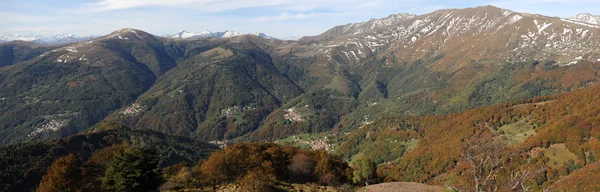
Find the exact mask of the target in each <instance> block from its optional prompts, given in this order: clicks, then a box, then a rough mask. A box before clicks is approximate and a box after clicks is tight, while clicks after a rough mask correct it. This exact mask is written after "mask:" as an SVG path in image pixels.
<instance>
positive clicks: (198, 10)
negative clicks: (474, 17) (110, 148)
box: [0, 0, 600, 38]
mask: <svg viewBox="0 0 600 192" xmlns="http://www.w3.org/2000/svg"><path fill="white" fill-rule="evenodd" d="M488 4H489V5H494V6H498V7H502V8H507V9H511V10H514V11H519V12H528V13H537V14H543V15H548V16H560V17H568V16H572V15H575V14H577V13H582V12H586V13H593V14H600V9H598V8H599V7H600V0H457V1H446V0H0V26H2V27H1V28H0V34H15V33H28V32H33V33H38V34H43V35H51V34H58V33H73V34H77V35H81V36H83V35H102V34H107V33H110V32H112V31H115V30H117V29H120V28H136V29H141V30H144V31H147V32H150V33H153V34H155V35H165V34H173V33H176V32H178V31H179V30H181V29H185V30H188V31H205V30H209V31H224V30H234V31H238V32H243V33H248V32H264V33H267V34H268V35H271V36H275V37H280V38H285V37H289V36H296V37H300V36H305V35H317V34H319V33H321V32H324V31H325V30H327V29H329V28H331V27H333V26H336V25H341V24H346V23H353V22H362V21H366V20H369V19H371V18H381V17H386V16H388V15H390V14H394V13H413V14H424V13H428V12H432V11H434V10H438V9H449V8H465V7H476V6H482V5H488Z"/></svg>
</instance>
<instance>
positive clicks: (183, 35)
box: [166, 30, 276, 39]
mask: <svg viewBox="0 0 600 192" xmlns="http://www.w3.org/2000/svg"><path fill="white" fill-rule="evenodd" d="M240 35H255V36H258V37H262V38H266V39H276V38H274V37H270V36H267V35H266V34H264V33H258V32H257V33H248V34H242V33H238V32H235V31H229V30H227V31H223V32H210V31H203V32H198V33H197V32H188V31H186V30H181V31H179V32H178V33H177V34H174V35H167V36H166V37H169V38H175V39H200V38H231V37H236V36H240Z"/></svg>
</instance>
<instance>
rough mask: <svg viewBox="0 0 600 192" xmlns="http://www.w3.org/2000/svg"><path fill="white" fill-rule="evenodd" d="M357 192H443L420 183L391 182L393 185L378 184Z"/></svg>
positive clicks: (438, 188) (440, 189) (441, 188)
mask: <svg viewBox="0 0 600 192" xmlns="http://www.w3.org/2000/svg"><path fill="white" fill-rule="evenodd" d="M358 191H359V192H392V191H393V192H438V191H439V192H443V191H444V188H443V187H440V186H431V185H425V184H420V183H408V182H393V183H380V184H377V185H371V186H367V187H363V188H361V189H359V190H358Z"/></svg>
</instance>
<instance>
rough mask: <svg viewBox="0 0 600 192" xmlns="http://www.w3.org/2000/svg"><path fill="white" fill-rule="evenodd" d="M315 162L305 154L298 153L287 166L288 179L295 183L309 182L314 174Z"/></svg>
mask: <svg viewBox="0 0 600 192" xmlns="http://www.w3.org/2000/svg"><path fill="white" fill-rule="evenodd" d="M315 165H316V162H315V160H313V159H312V158H311V157H309V156H308V155H307V154H304V153H299V154H296V155H294V157H293V158H292V162H291V163H290V165H289V166H288V170H289V173H290V176H289V177H290V178H291V179H293V180H296V181H302V182H306V181H311V180H313V178H314V177H313V174H314V172H315Z"/></svg>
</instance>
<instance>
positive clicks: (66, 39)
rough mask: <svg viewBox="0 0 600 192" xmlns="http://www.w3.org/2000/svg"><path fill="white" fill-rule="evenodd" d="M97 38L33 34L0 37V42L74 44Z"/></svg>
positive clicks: (93, 36) (65, 34) (94, 36)
mask: <svg viewBox="0 0 600 192" xmlns="http://www.w3.org/2000/svg"><path fill="white" fill-rule="evenodd" d="M97 37H99V36H96V35H92V36H87V37H79V36H77V35H75V34H68V33H62V34H56V35H50V36H43V35H38V34H34V33H23V34H7V35H0V42H8V41H30V42H34V43H40V44H62V43H75V42H81V41H87V40H89V39H93V38H97Z"/></svg>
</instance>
